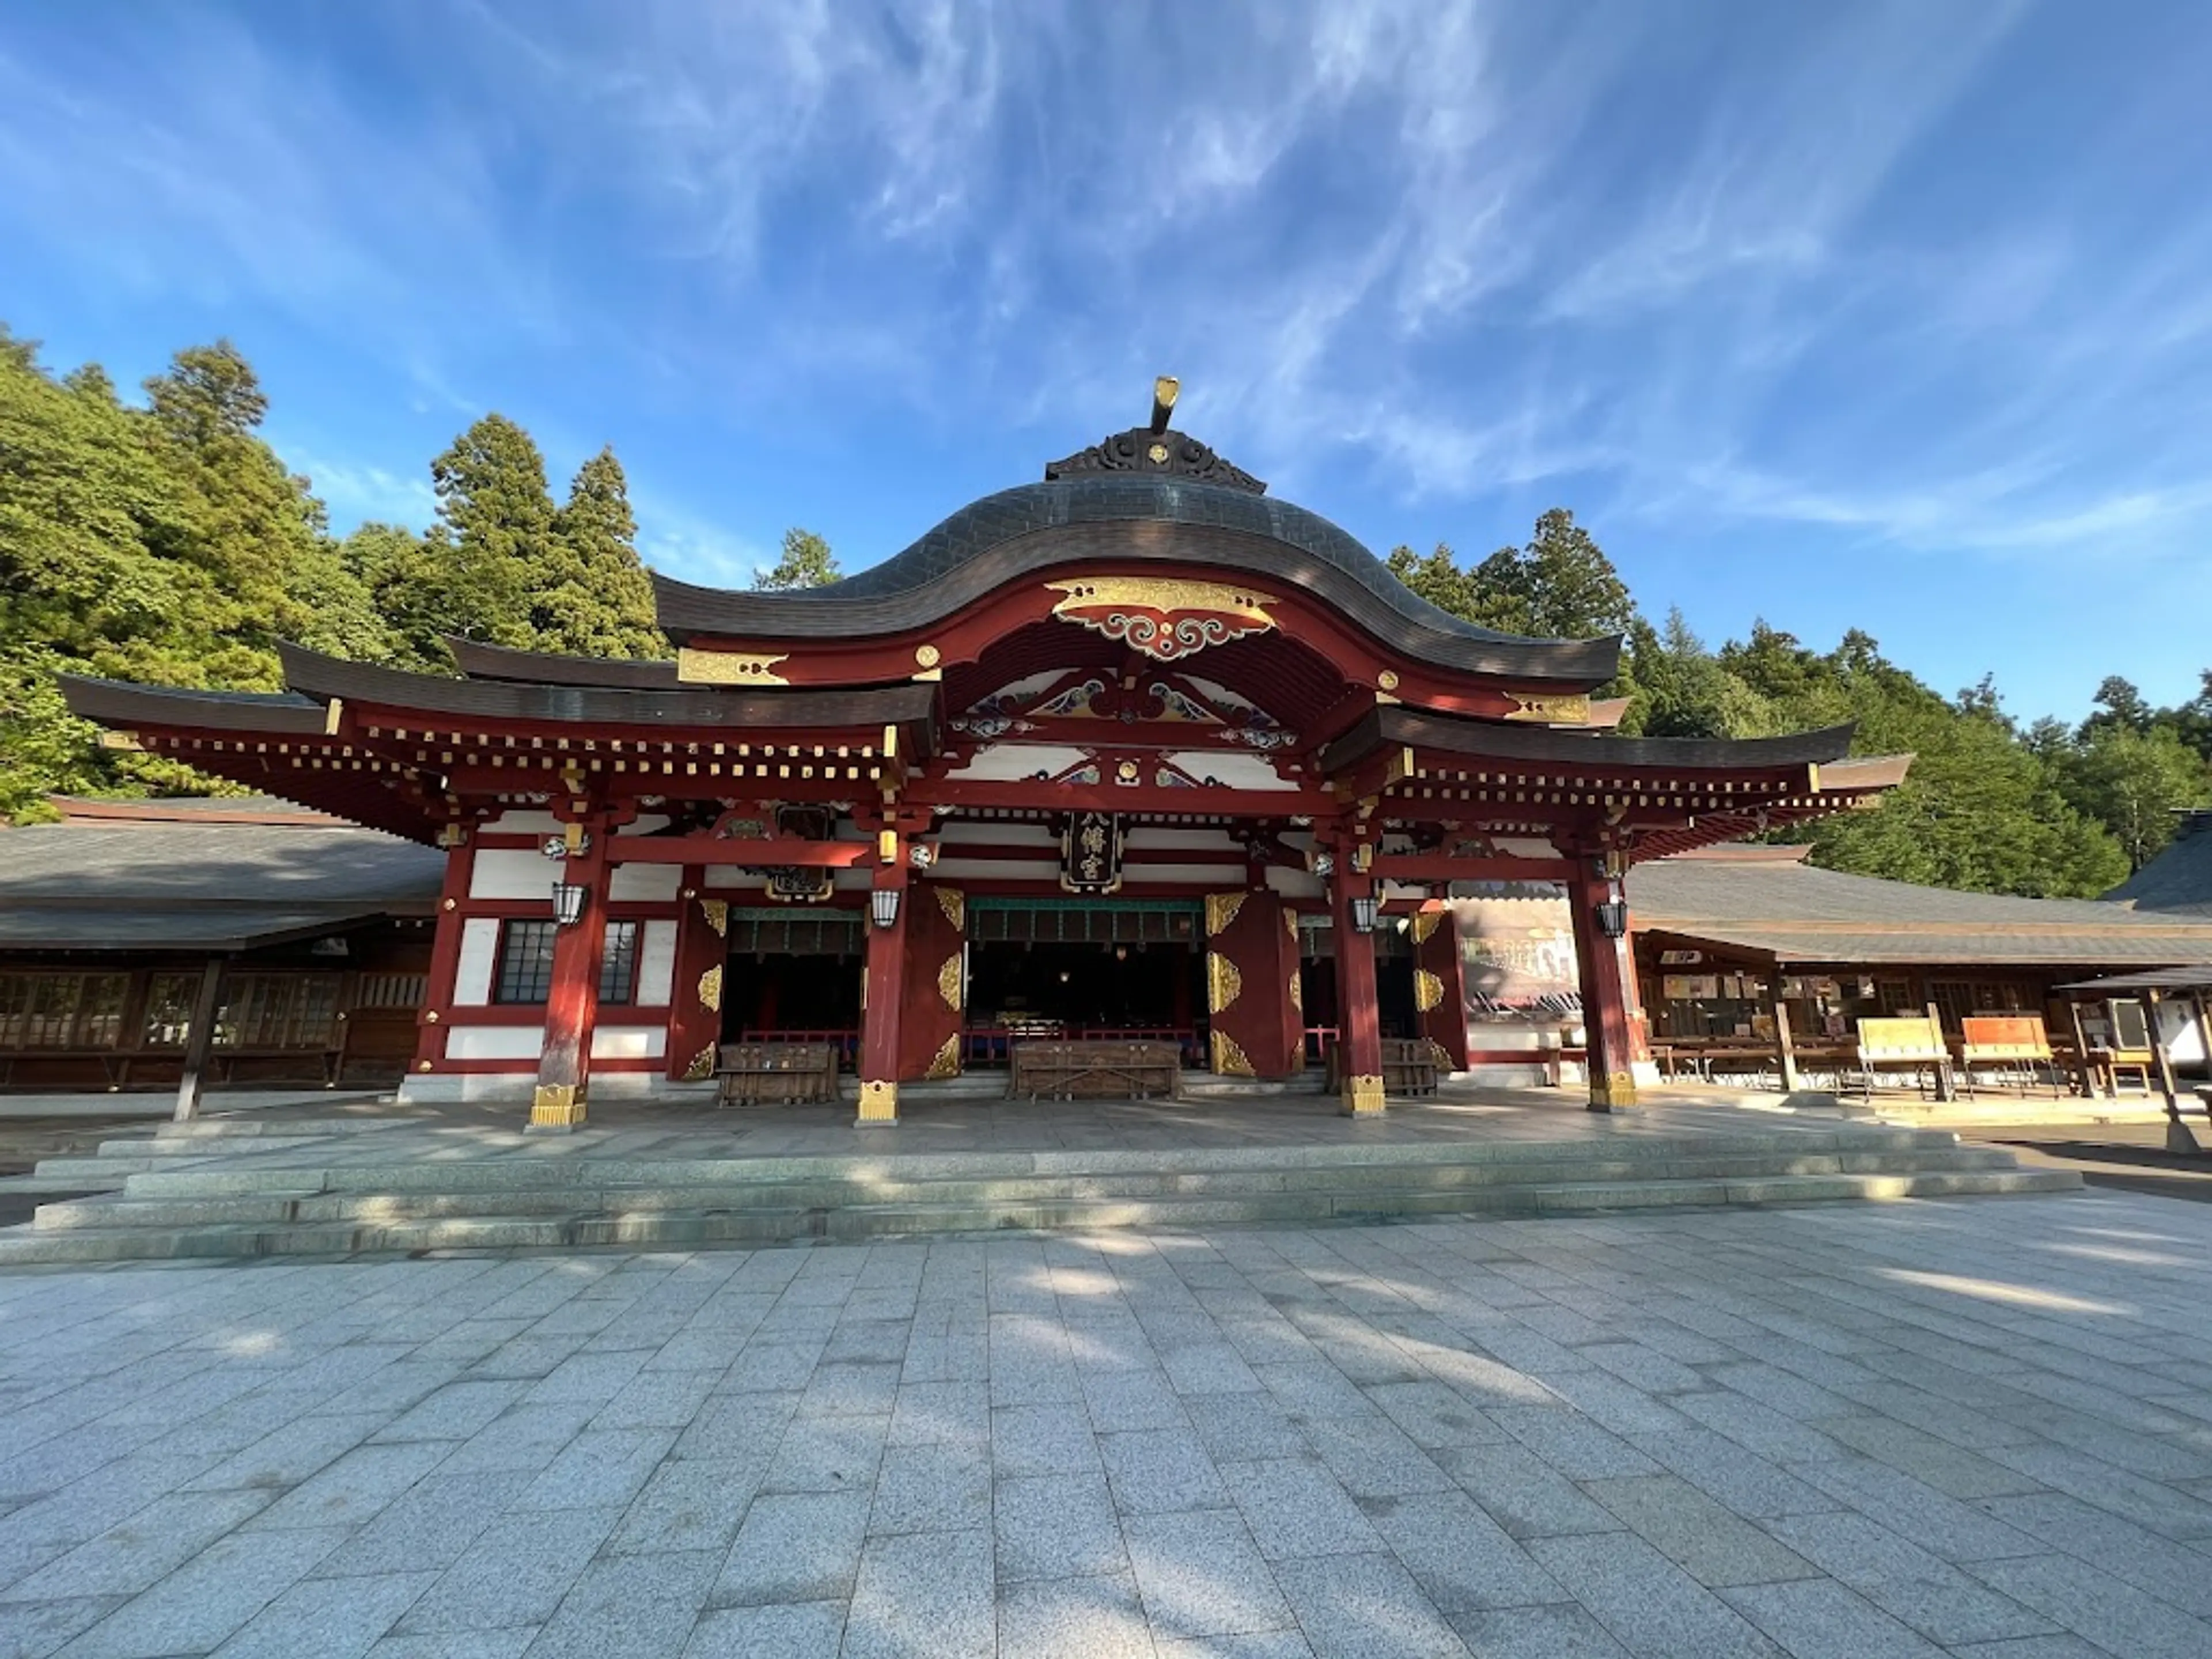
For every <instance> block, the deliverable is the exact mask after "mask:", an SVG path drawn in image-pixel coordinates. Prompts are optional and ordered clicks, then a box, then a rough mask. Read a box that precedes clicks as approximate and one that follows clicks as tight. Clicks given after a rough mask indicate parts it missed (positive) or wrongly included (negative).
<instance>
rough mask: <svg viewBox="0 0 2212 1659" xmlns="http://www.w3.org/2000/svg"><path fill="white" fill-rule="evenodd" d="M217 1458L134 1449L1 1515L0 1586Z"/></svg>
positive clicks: (129, 1513)
mask: <svg viewBox="0 0 2212 1659" xmlns="http://www.w3.org/2000/svg"><path fill="white" fill-rule="evenodd" d="M215 1461H216V1460H215V1459H213V1458H210V1457H156V1456H152V1455H146V1454H134V1455H131V1456H130V1457H125V1458H119V1459H118V1460H117V1461H116V1462H112V1463H109V1464H107V1465H106V1466H104V1467H103V1468H98V1469H95V1470H94V1471H93V1472H92V1473H91V1474H88V1475H86V1476H84V1477H83V1478H82V1480H73V1481H71V1482H70V1484H69V1485H68V1486H64V1487H62V1488H61V1489H60V1490H59V1491H58V1492H52V1493H50V1494H49V1495H48V1496H46V1497H45V1498H39V1499H37V1500H36V1501H34V1502H30V1503H26V1504H21V1505H20V1506H19V1507H17V1508H15V1509H14V1510H10V1511H9V1513H8V1514H7V1515H6V1516H0V1588H4V1587H5V1586H7V1585H9V1584H12V1583H15V1581H16V1580H17V1579H19V1578H21V1577H23V1576H24V1575H25V1574H27V1573H29V1572H32V1571H35V1570H36V1569H38V1568H40V1567H42V1566H44V1565H46V1563H47V1562H49V1561H51V1560H52V1559H54V1558H55V1557H57V1556H58V1555H62V1554H64V1553H66V1552H68V1551H70V1550H71V1549H74V1548H75V1547H76V1546H77V1545H79V1544H82V1543H83V1542H84V1541H86V1540H87V1539H88V1538H96V1537H98V1536H99V1535H100V1534H101V1533H103V1532H106V1530H107V1529H108V1528H110V1527H112V1526H114V1525H116V1524H117V1523H118V1522H122V1521H125V1520H127V1519H128V1518H129V1517H130V1516H133V1515H136V1514H137V1512H138V1511H139V1510H143V1509H144V1508H145V1507H146V1505H147V1504H150V1503H152V1502H153V1501H154V1500H155V1498H161V1497H164V1496H166V1495H167V1494H168V1493H169V1492H173V1491H174V1490H175V1488H177V1487H178V1486H181V1485H183V1484H184V1482H185V1481H187V1480H191V1478H192V1476H194V1475H195V1474H198V1473H199V1472H200V1471H201V1470H203V1469H204V1468H207V1467H208V1466H209V1465H210V1463H212V1462H215Z"/></svg>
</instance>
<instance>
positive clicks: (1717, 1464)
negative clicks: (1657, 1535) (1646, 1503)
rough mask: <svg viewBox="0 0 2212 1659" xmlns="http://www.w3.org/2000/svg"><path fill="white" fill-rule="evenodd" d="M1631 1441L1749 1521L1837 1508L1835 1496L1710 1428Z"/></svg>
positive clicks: (1651, 1435)
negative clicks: (1806, 1482)
mask: <svg viewBox="0 0 2212 1659" xmlns="http://www.w3.org/2000/svg"><path fill="white" fill-rule="evenodd" d="M1634 1444H1635V1447H1636V1449H1637V1450H1638V1451H1640V1452H1642V1453H1644V1455H1647V1456H1648V1457H1650V1459H1651V1460H1652V1461H1653V1462H1655V1463H1658V1464H1662V1465H1663V1466H1664V1467H1665V1468H1668V1469H1669V1470H1671V1471H1672V1472H1673V1473H1674V1474H1679V1475H1680V1476H1681V1477H1682V1479H1683V1480H1686V1481H1688V1482H1689V1483H1690V1484H1691V1485H1692V1486H1695V1487H1696V1488H1697V1489H1698V1490H1699V1491H1700V1492H1705V1494H1707V1495H1708V1496H1709V1497H1711V1498H1717V1499H1718V1500H1719V1501H1720V1503H1721V1504H1723V1505H1725V1506H1726V1507H1727V1508H1729V1509H1730V1510H1734V1511H1735V1513H1736V1514H1738V1515H1741V1516H1747V1517H1749V1518H1751V1519H1753V1520H1763V1519H1765V1518H1766V1517H1767V1516H1776V1515H1811V1514H1815V1513H1817V1512H1818V1511H1820V1510H1832V1509H1836V1508H1838V1507H1839V1504H1838V1500H1837V1499H1836V1498H1832V1497H1830V1496H1829V1495H1828V1494H1827V1493H1826V1492H1822V1491H1820V1489H1819V1488H1817V1487H1814V1486H1807V1485H1806V1484H1805V1482H1803V1481H1802V1480H1798V1479H1797V1478H1796V1476H1795V1475H1792V1474H1787V1473H1785V1472H1784V1470H1783V1468H1781V1466H1780V1465H1779V1464H1777V1463H1773V1462H1769V1461H1768V1460H1767V1459H1765V1458H1764V1457H1761V1456H1760V1455H1759V1454H1758V1453H1756V1452H1753V1451H1748V1450H1746V1449H1744V1448H1743V1447H1741V1446H1739V1445H1738V1444H1736V1443H1735V1441H1733V1440H1730V1439H1729V1438H1727V1437H1725V1436H1723V1435H1718V1434H1715V1433H1714V1432H1713V1431H1711V1429H1691V1430H1688V1431H1686V1432H1683V1433H1680V1434H1644V1435H1638V1436H1637V1437H1635V1441H1634Z"/></svg>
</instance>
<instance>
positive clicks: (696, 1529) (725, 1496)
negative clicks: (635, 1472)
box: [606, 1457, 761, 1555]
mask: <svg viewBox="0 0 2212 1659" xmlns="http://www.w3.org/2000/svg"><path fill="white" fill-rule="evenodd" d="M760 1478H761V1466H760V1465H759V1464H758V1463H757V1462H748V1461H744V1460H740V1459H720V1458H708V1457H687V1458H683V1459H680V1460H679V1459H675V1458H671V1459H670V1460H669V1461H668V1462H665V1463H663V1464H662V1465H661V1466H660V1467H659V1468H657V1469H655V1470H654V1471H653V1476H652V1478H651V1479H650V1480H647V1482H646V1483H645V1488H644V1490H643V1491H641V1492H639V1493H638V1495H637V1498H636V1500H635V1502H633V1503H632V1504H630V1506H629V1509H627V1510H624V1511H623V1518H622V1524H621V1525H619V1526H617V1528H615V1531H614V1536H613V1537H611V1538H610V1539H609V1540H608V1541H607V1546H606V1549H607V1553H608V1554H610V1555H629V1554H651V1553H658V1552H659V1551H663V1550H707V1549H711V1550H720V1551H723V1552H725V1553H726V1552H727V1551H728V1549H729V1547H730V1545H731V1544H732V1542H733V1541H735V1540H736V1538H737V1535H738V1526H739V1524H740V1523H741V1522H744V1518H745V1510H746V1509H747V1507H748V1506H749V1505H750V1504H751V1503H752V1501H753V1493H754V1492H755V1491H756V1490H757V1488H758V1487H759V1485H760Z"/></svg>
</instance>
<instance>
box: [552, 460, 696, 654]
mask: <svg viewBox="0 0 2212 1659" xmlns="http://www.w3.org/2000/svg"><path fill="white" fill-rule="evenodd" d="M532 586H533V592H532V596H531V605H530V620H531V624H532V627H533V628H534V629H536V630H537V634H538V647H539V648H540V649H541V650H546V651H560V652H566V653H569V654H571V655H574V656H584V657H659V656H665V655H666V654H667V653H668V640H667V636H666V635H664V634H662V633H661V631H660V629H659V626H658V625H657V624H656V623H654V621H653V580H652V578H650V577H649V576H647V574H645V567H644V566H643V565H642V564H641V563H640V562H638V556H637V520H636V519H635V518H634V517H632V516H631V513H630V510H629V484H628V483H627V482H626V481H625V480H624V478H623V470H622V463H621V462H620V461H618V460H617V459H615V453H614V451H613V450H612V449H602V450H601V451H600V452H599V453H598V454H596V455H594V456H592V459H590V460H588V461H586V462H585V463H584V464H583V465H582V466H580V467H579V468H578V469H577V471H576V477H575V480H574V483H571V484H570V485H569V486H568V504H567V505H566V506H564V507H562V509H561V510H560V512H559V513H556V514H555V515H554V519H553V537H552V542H551V544H550V551H549V556H548V559H547V561H546V563H545V566H544V568H542V569H541V570H540V571H539V573H538V579H537V580H536V581H535V582H534V583H533V585H532Z"/></svg>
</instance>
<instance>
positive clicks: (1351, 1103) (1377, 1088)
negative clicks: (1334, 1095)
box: [1343, 1077, 1383, 1117]
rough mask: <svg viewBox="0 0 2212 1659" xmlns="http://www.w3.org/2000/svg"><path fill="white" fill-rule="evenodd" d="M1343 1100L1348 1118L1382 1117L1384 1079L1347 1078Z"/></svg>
mask: <svg viewBox="0 0 2212 1659" xmlns="http://www.w3.org/2000/svg"><path fill="white" fill-rule="evenodd" d="M1343 1100H1344V1115H1346V1117H1380V1116H1382V1115H1383V1079H1381V1078H1380V1077H1347V1078H1346V1079H1344V1095H1343Z"/></svg>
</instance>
